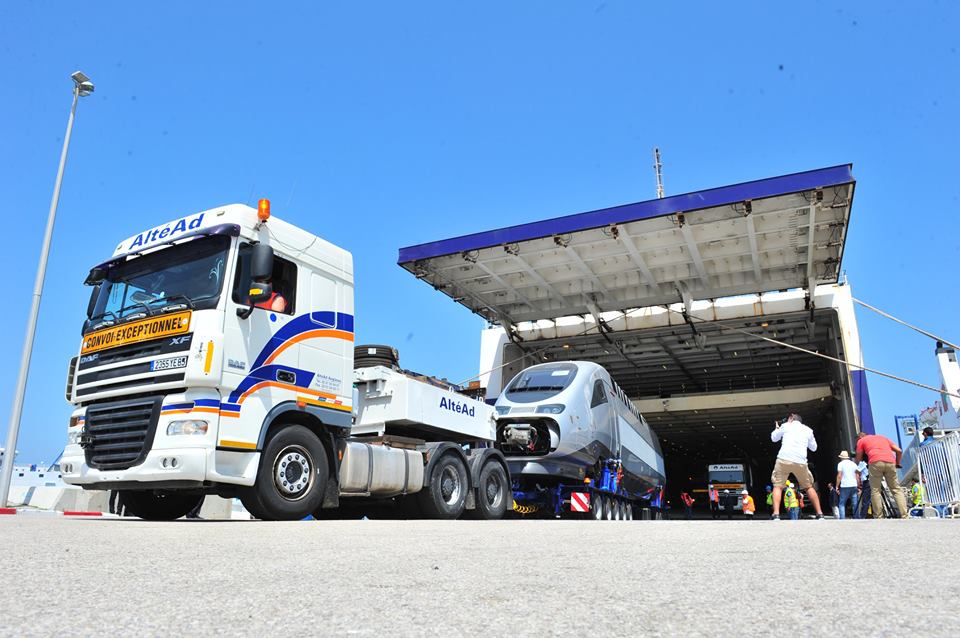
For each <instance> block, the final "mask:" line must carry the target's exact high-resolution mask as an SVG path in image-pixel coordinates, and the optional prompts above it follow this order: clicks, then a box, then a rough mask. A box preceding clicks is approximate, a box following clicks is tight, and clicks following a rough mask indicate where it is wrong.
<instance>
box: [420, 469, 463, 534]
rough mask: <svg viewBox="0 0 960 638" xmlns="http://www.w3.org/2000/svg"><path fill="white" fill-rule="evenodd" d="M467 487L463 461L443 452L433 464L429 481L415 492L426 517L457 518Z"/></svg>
mask: <svg viewBox="0 0 960 638" xmlns="http://www.w3.org/2000/svg"><path fill="white" fill-rule="evenodd" d="M469 488H470V483H469V481H468V480H467V468H466V466H465V465H464V464H463V461H462V460H460V457H459V456H457V455H456V454H444V455H443V456H441V457H440V458H439V459H437V462H436V464H435V465H434V466H433V473H432V474H431V475H430V483H429V484H428V485H425V486H424V488H423V489H422V490H420V491H419V492H418V493H417V497H418V498H417V500H418V501H420V509H421V510H422V511H423V514H424V516H425V517H426V518H442V519H454V518H459V516H460V515H461V514H463V510H464V508H465V507H466V504H467V490H468V489H469Z"/></svg>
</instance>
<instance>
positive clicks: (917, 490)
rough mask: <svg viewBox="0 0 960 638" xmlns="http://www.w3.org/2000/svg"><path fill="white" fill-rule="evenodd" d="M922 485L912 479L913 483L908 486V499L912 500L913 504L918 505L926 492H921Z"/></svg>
mask: <svg viewBox="0 0 960 638" xmlns="http://www.w3.org/2000/svg"><path fill="white" fill-rule="evenodd" d="M923 492H924V490H923V486H922V485H920V482H919V481H917V479H913V485H912V486H911V487H910V499H911V500H912V501H913V506H914V507H918V506H920V505H921V504H922V503H923V501H924V497H925V496H926V494H924V493H923Z"/></svg>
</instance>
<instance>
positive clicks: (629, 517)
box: [627, 503, 633, 521]
mask: <svg viewBox="0 0 960 638" xmlns="http://www.w3.org/2000/svg"><path fill="white" fill-rule="evenodd" d="M627 520H628V521H632V520H633V503H627Z"/></svg>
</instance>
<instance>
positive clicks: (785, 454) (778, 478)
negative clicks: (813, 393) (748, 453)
mask: <svg viewBox="0 0 960 638" xmlns="http://www.w3.org/2000/svg"><path fill="white" fill-rule="evenodd" d="M775 425H776V427H775V428H774V430H773V432H771V433H770V440H771V441H773V442H774V443H776V442H777V441H782V443H781V444H780V453H779V454H777V462H776V464H775V465H774V466H773V476H772V477H771V479H772V483H773V516H771V519H772V520H775V521H779V520H780V499H781V498H782V496H783V487H784V485H786V483H787V479H788V478H789V477H790V475H791V474H793V475H794V477H796V479H797V483H798V484H799V486H800V490H801V491H803V492H806V493H807V496H808V497H809V498H810V502H811V503H813V507H814V509H815V510H816V511H817V520H822V519H823V510H821V509H820V497H819V496H817V491H816V490H815V489H813V474H811V473H810V468H809V467H808V466H807V450H810V451H811V452H816V451H817V439H816V438H814V436H813V430H811V429H810V428H809V427H807V426H806V425H804V424H803V422H802V421H801V420H800V415H799V414H791V415H790V416H788V417H787V420H786V422H785V423H783V424H781V423H780V422H779V421H777V422H776V423H775Z"/></svg>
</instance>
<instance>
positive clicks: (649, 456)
mask: <svg viewBox="0 0 960 638" xmlns="http://www.w3.org/2000/svg"><path fill="white" fill-rule="evenodd" d="M617 422H618V425H619V428H620V446H621V447H623V448H626V449H627V450H629V451H630V452H632V453H633V454H634V455H635V456H636V457H637V458H639V459H640V460H641V461H643V462H644V463H646V464H647V465H648V466H650V468H652V469H653V470H655V471H656V472H657V473H659V474H660V476H661V477H663V476H664V475H665V474H664V468H663V457H661V456H660V455H658V454H657V452H656V450H654V449H653V446H651V445H650V444H649V443H647V442H646V440H644V438H643V437H642V436H640V433H639V432H637V431H636V430H635V429H633V426H632V425H630V423H629V422H628V421H627V420H626V419H624V418H623V417H622V416H618V417H617ZM661 480H662V479H661Z"/></svg>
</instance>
